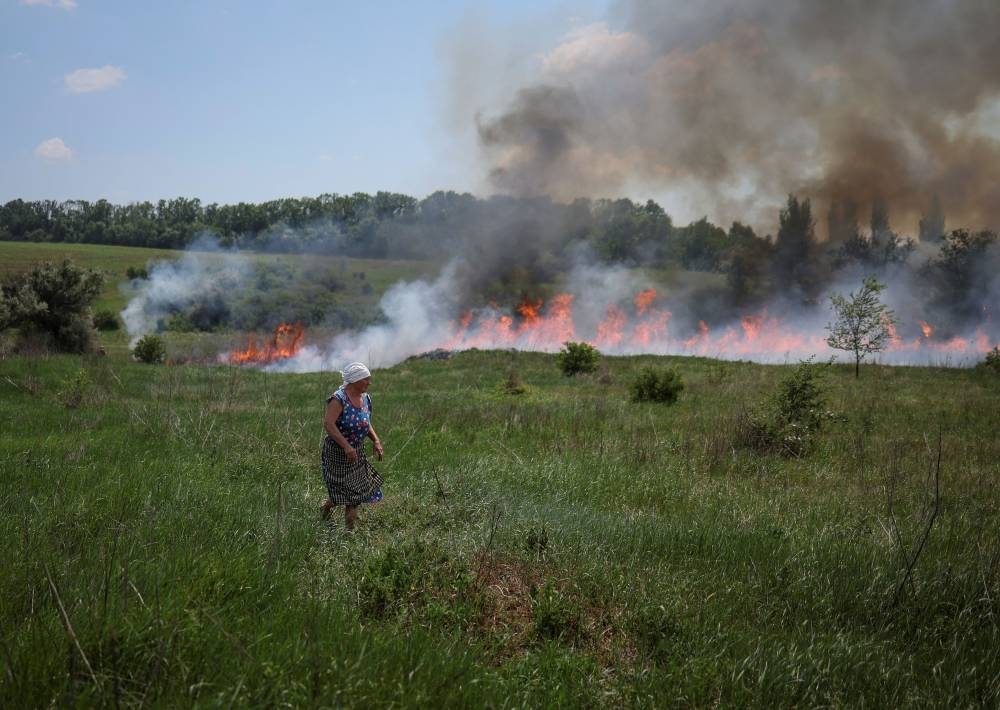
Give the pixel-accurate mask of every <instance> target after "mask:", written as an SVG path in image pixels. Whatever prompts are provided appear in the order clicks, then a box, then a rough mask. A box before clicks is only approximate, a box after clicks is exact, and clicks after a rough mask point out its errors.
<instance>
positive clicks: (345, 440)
mask: <svg viewBox="0 0 1000 710" xmlns="http://www.w3.org/2000/svg"><path fill="white" fill-rule="evenodd" d="M341 374H342V375H343V376H344V384H343V385H341V386H340V388H339V389H338V390H337V391H336V392H334V393H333V394H331V395H330V396H329V397H327V398H326V416H324V417H323V428H324V429H326V438H325V439H324V440H323V481H324V482H325V483H326V489H327V491H328V492H329V494H330V497H329V499H327V500H325V501H324V502H323V504H322V505H321V506H320V512H321V514H322V516H323V519H324V520H325V519H326V518H328V517H329V516H330V511H331V510H333V507H334V506H337V505H342V506H344V526H345V527H346V528H347V529H348V530H354V523H355V521H356V520H357V519H358V506H359V505H361V504H363V503H377V502H378V501H380V500H382V476H381V475H380V474H379V472H378V471H376V470H375V468H374V466H372V465H371V464H370V463H369V462H368V457H367V456H365V438H366V437H367V438H369V439H371V440H372V445H373V446H374V448H375V455H376V456H378V459H379V461H381V460H382V455H383V453H384V452H383V450H382V442H381V441H379V438H378V434H376V433H375V428H374V427H373V426H372V423H371V414H372V400H371V397H369V396H368V386H369V385H370V384H371V381H372V374H371V372H370V371H369V370H368V368H367V367H365V366H364V364H363V363H360V362H352V363H351V364H350V365H348V366H347V367H345V368H344V371H343V372H342V373H341Z"/></svg>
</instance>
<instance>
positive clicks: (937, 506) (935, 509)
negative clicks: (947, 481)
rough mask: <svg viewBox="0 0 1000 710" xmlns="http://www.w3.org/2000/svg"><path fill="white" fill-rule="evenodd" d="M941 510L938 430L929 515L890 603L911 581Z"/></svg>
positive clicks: (897, 600)
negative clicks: (932, 500) (931, 502)
mask: <svg viewBox="0 0 1000 710" xmlns="http://www.w3.org/2000/svg"><path fill="white" fill-rule="evenodd" d="M940 510H941V432H940V431H938V446H937V460H936V461H935V463H934V503H933V506H932V508H931V511H930V516H929V517H928V519H927V522H926V524H925V525H924V531H923V533H922V534H921V536H920V542H919V543H918V545H917V549H916V550H915V551H914V553H913V556H912V557H911V558H910V562H909V564H908V565H907V567H906V573H905V574H904V575H903V579H902V581H901V582H900V583H899V586H898V587H896V594H895V596H894V597H893V600H892V604H893V606H896V605H897V604H898V603H899V599H900V595H901V594H902V591H903V587H904V586H905V585H906V582H907V581H908V580H909V581H911V583H912V575H913V568H914V567H916V564H917V560H918V559H920V554H921V553H922V552H923V551H924V545H925V544H926V543H927V538H928V537H930V534H931V528H932V527H934V521H935V520H936V519H937V516H938V513H939V512H940Z"/></svg>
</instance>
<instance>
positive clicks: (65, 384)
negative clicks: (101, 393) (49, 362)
mask: <svg viewBox="0 0 1000 710" xmlns="http://www.w3.org/2000/svg"><path fill="white" fill-rule="evenodd" d="M90 386H91V380H90V375H89V374H88V373H87V371H86V370H84V369H83V368H80V369H79V370H77V371H76V372H74V373H73V374H72V375H70V376H69V377H67V378H66V379H64V380H63V381H62V383H61V385H60V387H59V392H58V393H57V394H56V397H57V399H58V400H59V402H60V403H61V404H62V405H63V406H64V407H66V408H67V409H76V408H77V407H79V406H80V405H81V404H83V400H84V398H85V397H86V396H87V392H88V391H89V390H90Z"/></svg>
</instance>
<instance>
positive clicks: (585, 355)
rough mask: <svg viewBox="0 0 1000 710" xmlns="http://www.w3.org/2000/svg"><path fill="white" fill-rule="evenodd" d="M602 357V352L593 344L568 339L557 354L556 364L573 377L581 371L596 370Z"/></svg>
mask: <svg viewBox="0 0 1000 710" xmlns="http://www.w3.org/2000/svg"><path fill="white" fill-rule="evenodd" d="M600 359H601V353H600V352H598V350H597V348H595V347H594V346H593V345H588V344H587V343H573V342H570V341H567V342H565V343H563V348H562V350H560V351H559V354H558V355H556V364H557V365H558V366H559V369H560V370H562V373H563V374H564V375H566V377H572V376H573V375H578V374H580V373H581V372H594V371H595V370H597V363H598V361H599V360H600Z"/></svg>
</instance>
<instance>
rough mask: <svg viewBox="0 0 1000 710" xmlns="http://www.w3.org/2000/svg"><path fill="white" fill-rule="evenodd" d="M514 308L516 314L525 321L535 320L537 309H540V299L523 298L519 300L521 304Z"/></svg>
mask: <svg viewBox="0 0 1000 710" xmlns="http://www.w3.org/2000/svg"><path fill="white" fill-rule="evenodd" d="M514 310H516V311H517V312H518V314H519V315H520V316H521V317H522V318H524V320H526V321H529V322H531V321H534V320H537V319H538V313H539V311H541V310H542V299H540V298H539V299H538V300H537V301H529V300H528V299H527V298H525V299H524V300H523V301H521V305H519V306H518V307H517V308H515V309H514Z"/></svg>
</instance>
